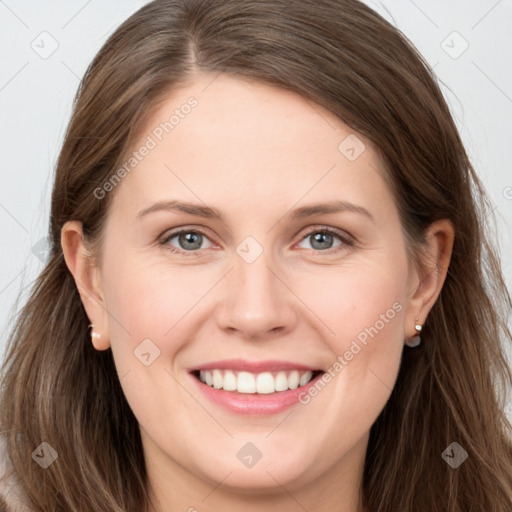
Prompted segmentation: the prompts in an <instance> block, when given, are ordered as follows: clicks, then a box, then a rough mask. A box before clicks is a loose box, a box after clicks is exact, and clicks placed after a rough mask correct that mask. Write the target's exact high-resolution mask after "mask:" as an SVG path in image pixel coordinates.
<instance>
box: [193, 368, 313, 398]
mask: <svg viewBox="0 0 512 512" xmlns="http://www.w3.org/2000/svg"><path fill="white" fill-rule="evenodd" d="M314 373H318V372H312V371H311V370H307V371H300V372H299V371H298V370H288V371H280V372H263V373H250V372H244V371H236V370H235V371H233V370H220V369H215V370H201V371H200V372H199V380H200V381H201V382H203V383H205V384H206V385H208V386H210V387H212V388H215V389H223V390H225V391H237V392H238V393H246V394H255V393H258V394H270V393H278V392H282V391H288V390H289V389H297V388H298V387H299V386H305V385H306V384H307V383H308V382H310V381H311V380H312V379H313V377H314V376H315V374H314Z"/></svg>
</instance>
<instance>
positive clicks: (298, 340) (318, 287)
mask: <svg viewBox="0 0 512 512" xmlns="http://www.w3.org/2000/svg"><path fill="white" fill-rule="evenodd" d="M212 80H213V81H212ZM208 84H209V85H208ZM205 87H206V88H205ZM191 96H194V97H195V98H196V99H197V102H198V103H197V106H196V107H195V108H194V109H193V110H191V111H190V113H189V114H188V115H186V116H184V117H183V118H180V121H179V124H177V125H176V126H175V127H174V129H173V130H172V132H170V133H168V134H165V136H164V137H163V138H162V140H161V141H158V144H157V145H156V147H154V148H152V149H151V150H150V151H149V153H148V154H147V155H146V156H145V157H144V158H143V159H142V160H141V161H140V163H138V165H137V167H136V168H135V169H134V170H133V171H132V172H130V173H129V175H127V176H126V177H125V178H124V179H123V180H122V182H121V183H119V184H118V185H117V186H116V187H115V190H113V191H112V192H110V193H112V194H114V196H113V202H112V207H111V210H110V212H109V215H108V218H107V225H106V231H105V234H104V240H103V243H102V250H103V253H102V258H101V260H99V259H98V260H95V259H94V258H92V259H89V258H88V256H87V252H86V250H85V248H84V245H83V240H82V231H81V225H80V223H79V222H76V221H73V222H69V223H67V224H66V225H65V226H64V228H63V230H62V247H63V250H64V254H65V258H66V262H67V265H68V267H69V269H70V271H71V272H72V274H73V276H74V277H75V280H76V283H77V286H78V289H79V291H80V294H81V297H82V300H83V303H84V306H85V308H86V311H87V314H88V316H89V319H90V320H91V323H93V324H94V330H95V331H96V332H98V333H100V334H101V338H99V339H94V340H93V343H94V346H95V348H96V349H97V350H106V349H108V348H111V349H112V351H113V354H114V358H115V362H116V367H117V370H118V374H119V376H120V378H121V379H122V380H121V385H122V387H123V390H124V392H125V394H126V397H127V399H128V402H129V403H130V406H131V407H132V409H133V411H134V414H135V416H136V417H137V419H138V421H139V424H140V427H141V433H142V440H143V446H144V451H145V458H146V463H147V468H148V475H149V484H150V491H151V494H152V496H153V497H154V499H155V506H154V507H153V508H152V511H151V512H170V511H173V512H174V511H178V510H180V511H181V510H182V511H187V510H189V511H193V510H197V511H198V512H213V511H218V510H222V511H224V512H235V511H237V512H238V511H240V510H244V511H246V512H253V511H254V512H256V511H261V510H265V511H267V512H274V511H279V512H281V511H282V510H287V511H295V510H297V511H302V510H308V511H309V512H323V511H330V512H332V511H339V512H360V510H361V503H360V490H361V483H362V471H363V465H364V460H365V455H366V449H367V444H368V436H369V430H370V428H371V426H372V424H373V423H374V422H375V420H376V418H377V417H378V415H379V414H380V412H381V411H382V409H383V407H384V406H385V404H386V401H387V400H388V398H389V396H390V393H391V390H392V388H393V386H394V384H395V381H396V377H397V372H398V369H399V364H400V360H401V355H402V351H403V347H404V339H408V338H411V337H412V336H414V335H415V331H414V325H415V323H416V318H418V319H419V321H420V323H425V322H428V319H427V316H428V313H429V311H430V309H431V308H432V306H433V304H434V303H435V301H436V299H437V297H438V296H439V292H440V290H441V287H442V285H443V282H444V279H445V276H446V269H447V267H448V264H449V260H450V255H451V250H452V244H453V228H452V226H451V224H450V223H449V222H448V221H438V222H436V223H435V224H433V225H432V226H431V227H430V229H429V231H428V233H427V236H426V240H427V244H428V245H427V250H428V252H429V256H430V258H429V263H428V264H427V265H426V266H424V267H422V268H421V270H417V269H415V267H414V266H413V265H412V262H410V261H408V259H407V254H406V248H405V242H404V238H403V234H402V230H401V224H400V220H399V216H398V211H397V207H396V204H395V202H394V199H393V196H392V194H391V191H390V190H389V188H388V186H387V184H386V182H385V181H384V179H383V177H382V175H383V172H384V171H383V164H382V162H381V161H380V159H379V157H378V156H377V153H376V151H375V150H374V148H373V147H372V144H371V142H370V141H368V140H366V139H365V138H364V137H363V136H362V135H359V134H355V133H354V132H353V130H351V129H350V128H348V127H347V126H346V125H344V124H343V123H342V122H341V121H340V120H339V119H337V118H336V117H334V116H333V115H332V114H331V113H329V112H327V111H325V110H324V109H323V108H322V107H320V106H318V105H314V104H313V103H311V102H309V101H306V100H305V99H304V98H302V97H300V96H298V95H295V94H293V93H291V92H287V91H284V90H281V89H277V88H274V87H270V86H268V85H263V84H258V83H250V82H246V81H243V82H242V81H239V80H235V79H233V78H230V77H228V76H225V75H219V76H218V77H216V78H214V76H212V75H197V76H196V78H195V79H194V80H193V81H192V83H190V84H189V85H187V86H186V87H184V88H182V89H180V90H177V91H174V92H173V93H172V94H170V95H169V98H168V100H167V101H166V102H165V103H163V104H162V105H160V106H159V108H158V110H156V111H155V113H154V114H153V115H152V117H151V119H150V120H149V121H148V123H147V125H146V126H145V129H144V130H143V131H142V133H141V136H140V142H139V143H138V144H136V145H135V146H136V148H138V147H140V146H141V145H142V144H143V143H144V141H145V140H147V137H148V135H151V134H152V133H154V129H155V127H158V126H159V123H161V122H162V121H164V120H166V119H168V118H169V114H170V113H172V111H173V110H174V109H175V108H177V107H179V106H180V105H183V104H185V103H186V102H187V99H188V98H189V97H191ZM350 134H353V135H355V136H357V137H358V139H359V141H361V142H362V143H363V144H364V146H365V147H364V151H362V152H361V153H360V154H359V155H358V156H357V158H355V159H353V156H354V154H353V152H349V153H348V155H349V156H350V157H351V159H352V161H351V159H349V158H347V153H346V152H343V148H344V147H345V146H343V145H342V150H341V151H340V149H339V146H340V143H342V141H344V140H345V139H346V137H347V136H349V135H350ZM349 140H351V139H349ZM352 142H353V141H352ZM352 146H353V144H352ZM358 147H359V150H360V149H361V148H362V146H358ZM136 148H134V149H136ZM356 153H357V151H356ZM170 200H180V201H186V202H191V203H194V204H198V205H200V206H209V207H212V208H215V209H217V210H219V211H220V212H221V213H222V215H223V217H224V218H223V220H219V219H215V218H204V217H200V216H197V215H192V214H190V213H183V212H179V211H174V210H173V211H170V210H159V211H153V212H151V213H147V214H146V215H143V216H142V217H141V218H139V217H138V214H139V212H141V211H142V210H144V209H147V208H148V207H151V206H152V205H154V204H155V203H157V202H159V201H170ZM331 201H344V202H345V209H343V210H341V211H338V212H334V213H321V214H316V215H314V216H310V217H304V218H294V217H293V215H292V213H293V211H294V210H295V209H297V208H300V207H303V206H306V205H313V204H319V203H322V204H323V203H327V202H331ZM348 203H350V205H352V206H351V207H348V208H347V207H346V205H347V204H348ZM354 205H355V206H357V207H358V211H356V209H354V208H353V206H354ZM363 209H364V210H365V211H366V213H364V212H363ZM180 227H183V228H186V229H187V230H189V231H191V232H192V233H197V232H198V230H199V231H200V232H201V233H203V235H200V234H199V235H196V240H198V244H197V246H198V248H194V249H190V245H188V246H184V245H183V239H182V238H181V239H180V237H179V236H178V235H176V236H173V237H170V235H171V232H172V231H173V230H176V228H180ZM324 228H332V229H334V230H337V232H338V233H339V235H340V236H341V238H339V236H338V234H333V235H332V236H331V238H329V236H328V235H327V238H326V239H324V240H323V241H322V242H321V243H319V242H317V241H315V236H314V235H315V233H318V232H319V231H320V232H322V229H324ZM317 236H318V235H317ZM246 237H252V239H250V243H251V244H252V245H242V247H244V248H245V249H246V250H247V251H249V252H251V251H253V252H252V254H255V253H254V251H258V250H259V249H258V247H260V248H261V250H262V252H261V254H260V255H259V256H258V257H257V258H256V259H255V260H254V261H252V262H250V263H249V262H247V260H246V259H244V258H243V257H242V256H241V255H240V254H242V253H240V252H237V248H239V246H240V244H241V243H242V242H244V243H245V244H247V240H246ZM254 241H255V242H256V243H254ZM322 244H323V245H322ZM170 249H174V250H175V251H177V252H171V250H170ZM192 253H193V254H192ZM91 262H92V264H91ZM391 310H392V313H393V314H392V313H391V312H390V311H391ZM382 315H383V316H384V318H383V316H382ZM371 326H373V327H374V329H375V330H376V331H377V333H376V334H373V336H368V337H367V343H366V344H362V343H360V342H359V345H360V348H361V350H360V351H358V352H357V353H355V354H354V355H353V357H352V358H350V360H349V359H348V357H346V358H344V360H345V362H346V364H345V365H344V367H343V369H342V371H338V372H336V375H335V376H334V377H333V378H332V379H331V380H330V382H328V383H327V384H326V385H325V387H324V388H323V389H322V390H321V391H320V392H318V394H317V395H316V396H314V397H310V400H309V402H308V403H304V404H302V403H297V404H295V405H293V406H291V407H289V408H288V409H286V410H285V411H282V412H280V413H278V414H273V415H270V416H266V417H249V416H243V415H240V414H237V413H234V412H230V411H226V410H225V409H223V408H221V407H220V406H218V405H217V404H214V403H212V402H211V401H209V400H208V399H207V398H205V396H204V395H203V394H202V393H201V392H200V391H199V389H198V386H197V383H196V382H194V381H193V379H194V378H195V377H193V376H191V374H190V373H189V369H190V368H193V367H195V366H197V365H199V364H203V363H207V362H211V361H216V360H219V359H231V358H243V359H246V360H250V361H261V360H268V359H273V360H274V359H277V360H285V361H291V362H294V363H303V364H307V365H311V366H313V367H315V368H318V369H321V370H323V371H325V372H327V371H328V369H329V368H332V367H333V364H334V363H335V362H336V360H337V358H338V355H343V354H346V353H347V351H350V348H351V346H352V347H353V345H352V343H353V341H354V340H358V335H359V339H361V337H362V336H361V333H362V332H366V331H365V329H368V328H370V327H371ZM372 333H373V331H372ZM363 337H364V336H363ZM144 339H150V340H151V342H152V343H154V345H155V346H157V347H158V349H159V350H160V353H159V356H158V357H157V358H156V359H155V360H154V361H153V362H152V363H151V364H150V365H149V366H145V365H144V364H142V363H141V361H140V360H139V359H138V358H137V357H134V350H136V348H137V347H138V346H139V345H140V343H141V341H142V340H144ZM248 442H251V443H253V444H254V445H255V446H256V447H257V448H258V450H259V451H260V452H261V454H262V457H261V459H260V460H259V461H258V462H257V464H255V465H254V466H253V467H250V468H248V467H246V466H245V465H244V464H242V463H241V461H240V460H239V458H238V457H237V453H238V452H239V450H240V449H241V448H242V447H243V446H244V445H246V443H248Z"/></svg>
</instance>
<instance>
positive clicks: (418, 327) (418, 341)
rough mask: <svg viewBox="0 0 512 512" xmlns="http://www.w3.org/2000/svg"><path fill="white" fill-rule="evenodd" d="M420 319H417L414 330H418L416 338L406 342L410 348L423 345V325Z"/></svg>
mask: <svg viewBox="0 0 512 512" xmlns="http://www.w3.org/2000/svg"><path fill="white" fill-rule="evenodd" d="M419 322H420V319H419V318H416V324H415V325H414V329H415V330H416V336H414V337H412V338H411V339H410V340H405V344H406V345H407V346H408V347H411V348H414V347H417V346H418V345H420V344H421V336H420V334H421V330H422V329H423V325H421V324H420V323H419Z"/></svg>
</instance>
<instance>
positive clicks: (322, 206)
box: [137, 200, 375, 223]
mask: <svg viewBox="0 0 512 512" xmlns="http://www.w3.org/2000/svg"><path fill="white" fill-rule="evenodd" d="M162 210H163V211H178V212H182V213H188V214H189V215H195V216H197V217H204V218H206V219H218V220H220V221H221V222H224V223H225V218H224V215H223V214H222V213H221V212H220V211H219V210H217V209H216V208H212V207H210V206H206V205H205V206H203V205H200V204H196V203H188V202H184V201H178V200H170V201H159V202H157V203H155V204H153V205H151V206H149V207H148V208H144V209H143V210H141V211H140V212H139V213H138V214H137V218H138V219H142V217H144V216H146V215H148V214H149V213H152V212H157V211H162ZM344 211H349V212H353V213H359V214H361V215H364V216H365V217H367V218H368V219H370V220H371V221H372V222H373V223H375V218H374V217H373V215H372V214H371V213H370V212H369V211H368V210H367V209H366V208H364V207H362V206H358V205H355V204H353V203H350V202H348V201H330V202H327V203H319V204H312V205H307V206H301V207H300V208H296V209H295V210H293V211H292V212H291V217H292V218H293V219H304V218H307V217H313V216H315V215H322V214H324V215H325V214H329V213H339V212H344Z"/></svg>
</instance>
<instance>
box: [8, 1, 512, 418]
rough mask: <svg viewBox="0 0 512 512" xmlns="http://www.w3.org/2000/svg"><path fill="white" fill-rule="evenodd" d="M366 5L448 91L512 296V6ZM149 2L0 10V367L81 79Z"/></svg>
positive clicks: (36, 253) (36, 259)
mask: <svg viewBox="0 0 512 512" xmlns="http://www.w3.org/2000/svg"><path fill="white" fill-rule="evenodd" d="M366 2H367V3H368V4H369V5H370V6H372V7H373V8H375V9H376V10H377V11H378V12H380V13H381V14H382V15H383V16H384V17H385V18H386V19H388V20H389V21H391V22H392V23H393V24H394V25H396V26H397V27H398V28H399V29H401V30H402V31H403V32H404V33H405V35H406V36H407V37H409V39H411V41H412V42H413V43H414V44H415V46H416V47H417V48H418V49H419V50H420V52H421V53H422V54H423V55H424V57H425V58H426V59H427V61H428V62H429V63H430V64H431V66H433V67H434V69H435V72H436V74H437V75H438V77H439V79H440V80H441V81H442V83H443V91H444V93H445V97H446V98H447V100H448V102H449V104H450V106H451V108H452V112H453V114H454V116H455V119H456V122H457V125H458V126H459V129H460V131H461V135H462V137H463V139H464V142H465V144H466V148H467V150H468V153H469V155H470V158H471V160H472V162H473V164H474V166H475V168H476V169H477V172H478V173H479V175H480V176H481V178H482V180H483V182H484V184H485V186H486V187H487V190H488V192H489V195H490V198H491V201H492V203H493V206H494V207H495V214H496V215H497V217H498V229H499V243H500V250H501V254H502V259H503V268H504V271H505V275H506V280H507V284H508V286H509V289H512V264H511V263H512V262H511V258H510V254H511V253H512V232H511V226H512V172H511V162H512V138H511V134H512V130H511V128H512V38H511V36H510V27H512V1H511V0H472V1H468V0H414V1H413V0H396V1H391V0H386V1H381V2H377V1H374V0H366ZM145 3H146V2H145V1H141V0H139V1H136V0H115V1H109V2H104V1H103V2H102V1H100V0H89V1H87V0H73V1H69V0H67V1H64V0H60V1H59V0H51V1H45V2H41V1H36V0H31V1H29V0H25V1H14V0H5V1H1V0H0V52H1V53H0V62H1V66H0V115H1V123H0V142H1V146H0V147H1V153H0V155H1V160H0V162H1V163H0V172H1V187H0V240H1V246H0V247H1V252H0V330H1V331H0V332H1V333H2V336H1V337H0V358H1V357H2V354H3V350H4V347H5V342H6V336H7V332H8V330H9V327H10V325H11V323H12V320H13V315H14V314H15V308H16V299H17V297H18V296H19V297H20V302H19V304H18V307H19V306H21V304H22V303H23V301H24V300H25V299H26V296H27V292H28V290H29V288H30V284H31V283H32V281H33V280H34V278H35V277H36V275H37V274H38V272H39V271H41V269H42V268H43V263H42V260H41V258H40V257H41V256H44V249H45V245H44V238H45V237H46V235H47V226H48V219H49V210H50V194H51V187H52V180H53V170H54V165H55V162H56V158H57V155H58V151H59V148H60V144H61V143H62V137H63V134H64V130H65V127H66V123H67V121H68V119H69V115H70V109H71V104H72V99H73V96H74V94H75V91H76V88H77V86H78V83H79V79H80V77H81V76H82V74H83V73H84V71H85V69H86V66H87V65H88V63H89V62H90V61H91V60H92V58H93V56H94V55H95V53H96V52H97V51H98V50H99V49H100V47H101V45H102V44H103V43H104V42H105V40H106V38H107V36H108V35H109V34H110V33H112V32H113V31H114V30H115V28H116V27H117V26H118V25H119V24H120V23H121V22H122V21H123V20H124V19H125V18H127V17H128V16H129V15H130V14H132V13H133V12H135V11H136V10H137V9H138V8H139V7H141V6H142V5H144V4H145ZM466 46H467V48H466ZM52 51H53V53H51V52H52ZM50 53H51V54H50ZM511 406H512V401H511V402H509V407H508V408H507V411H508V414H509V416H510V418H511V419H512V407H511Z"/></svg>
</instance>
